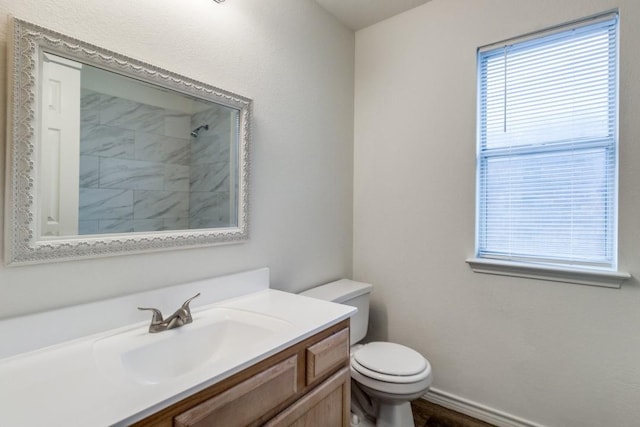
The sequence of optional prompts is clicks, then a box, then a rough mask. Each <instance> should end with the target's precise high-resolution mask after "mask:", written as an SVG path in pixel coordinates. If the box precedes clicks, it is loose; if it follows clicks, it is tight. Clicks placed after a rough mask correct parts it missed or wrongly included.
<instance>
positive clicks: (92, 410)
mask: <svg viewBox="0 0 640 427" xmlns="http://www.w3.org/2000/svg"><path fill="white" fill-rule="evenodd" d="M197 292H201V293H202V295H201V297H199V298H198V299H197V300H194V301H193V303H192V314H193V323H190V324H187V325H185V326H182V327H180V328H176V329H171V330H167V331H164V332H160V333H156V334H151V333H149V332H148V328H149V318H148V317H149V315H148V312H147V313H143V312H139V311H138V310H136V307H138V306H145V305H147V306H154V307H158V308H160V309H161V310H163V311H164V312H165V313H167V312H169V311H170V310H173V309H175V308H177V307H178V306H179V305H180V303H181V302H182V301H184V300H185V298H186V297H189V296H192V295H194V294H195V293H197ZM354 311H355V309H354V308H353V307H349V306H344V305H340V304H333V303H329V302H325V301H320V300H316V299H312V298H308V297H304V296H300V295H294V294H290V293H287V292H281V291H277V290H273V289H269V272H268V270H267V269H260V270H254V271H249V272H245V273H240V274H236V275H230V276H224V277H220V278H214V279H207V280H202V281H199V282H192V283H187V284H183V285H177V286H173V287H169V288H163V289H158V290H154V291H150V292H145V293H141V294H134V295H129V296H125V297H120V298H116V299H113V300H107V301H101V302H96V303H91V304H86V305H84V306H75V307H70V308H66V309H62V310H58V311H55V312H49V313H40V314H34V315H30V316H25V317H23V318H14V319H6V320H2V321H0V336H3V337H4V338H5V342H4V344H5V345H3V348H2V349H0V401H2V402H3V405H2V406H3V409H2V411H0V425H7V426H9V425H10V426H12V427H21V426H34V425H65V426H87V425H105V426H106V425H109V426H111V425H114V426H125V425H126V426H128V425H138V426H180V427H186V426H216V425H220V426H247V425H268V426H287V425H302V426H304V425H315V424H308V423H307V422H306V421H313V423H317V422H319V421H321V422H322V425H332V426H333V425H336V426H337V425H345V426H348V425H349V417H348V415H349V378H350V377H349V369H348V357H349V318H350V316H351V315H352V314H353V312H354ZM78 319H81V320H82V321H81V322H78ZM63 326H64V327H63ZM325 421H326V422H325Z"/></svg>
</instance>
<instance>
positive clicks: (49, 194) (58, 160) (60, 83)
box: [38, 53, 82, 236]
mask: <svg viewBox="0 0 640 427" xmlns="http://www.w3.org/2000/svg"><path fill="white" fill-rule="evenodd" d="M81 70H82V64H80V63H78V62H75V61H71V60H68V59H65V58H60V57H58V56H55V55H50V54H47V53H45V54H44V55H43V62H42V85H41V87H42V98H43V101H44V102H42V126H41V135H42V146H41V150H42V151H41V153H40V156H41V161H40V165H41V171H40V179H39V182H38V185H40V189H39V194H40V195H41V199H40V200H41V203H40V205H39V218H40V221H39V223H40V227H41V230H40V234H41V235H43V236H64V235H67V236H68V235H75V234H78V186H79V168H78V166H79V163H80V73H81Z"/></svg>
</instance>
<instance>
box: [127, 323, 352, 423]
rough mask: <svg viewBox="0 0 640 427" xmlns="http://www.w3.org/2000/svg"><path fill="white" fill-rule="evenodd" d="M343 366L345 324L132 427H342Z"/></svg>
mask: <svg viewBox="0 0 640 427" xmlns="http://www.w3.org/2000/svg"><path fill="white" fill-rule="evenodd" d="M348 363H349V324H348V320H345V321H342V322H340V323H339V324H337V325H334V326H331V327H329V328H327V329H325V330H323V331H322V332H320V333H318V334H316V335H314V336H313V337H311V338H308V339H306V340H304V341H303V342H301V343H298V344H295V345H292V346H291V347H289V348H287V349H285V350H283V351H281V352H280V353H278V354H276V355H274V356H272V357H270V358H268V359H266V360H264V361H262V362H259V363H257V364H255V365H253V366H250V367H249V368H247V369H245V370H244V371H242V372H239V373H237V374H235V375H234V376H232V377H231V378H228V379H226V380H224V381H221V382H220V383H217V384H214V385H212V386H211V387H209V388H207V389H205V390H203V391H201V392H199V393H196V394H194V395H193V396H190V397H188V398H186V399H184V400H182V401H180V402H178V403H176V404H174V405H171V406H170V407H168V408H166V409H164V410H161V411H159V412H157V413H156V414H153V415H151V416H149V417H147V418H145V419H144V420H142V421H140V422H138V423H135V424H134V425H135V426H139V427H142V426H158V427H165V426H166V427H170V426H176V427H201V426H202V427H204V426H207V427H212V426H224V427H234V426H238V427H240V426H248V425H266V426H274V427H275V426H289V425H292V424H295V425H300V426H306V425H316V424H317V422H318V421H319V420H322V424H323V425H331V426H340V425H342V426H348V425H349V395H350V392H349V383H350V382H349V378H350V377H349V368H348ZM312 423H316V424H312Z"/></svg>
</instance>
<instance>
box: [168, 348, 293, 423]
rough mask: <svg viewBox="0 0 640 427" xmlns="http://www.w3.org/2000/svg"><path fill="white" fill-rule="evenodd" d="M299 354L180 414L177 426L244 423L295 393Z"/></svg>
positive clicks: (252, 420) (253, 420)
mask: <svg viewBox="0 0 640 427" xmlns="http://www.w3.org/2000/svg"><path fill="white" fill-rule="evenodd" d="M297 360H298V358H297V356H292V357H290V358H288V359H286V360H284V361H282V362H280V363H278V364H276V365H274V366H272V367H270V368H268V369H265V370H264V371H262V372H260V373H259V374H257V375H255V376H253V377H251V378H249V379H247V380H246V381H243V382H241V383H240V384H238V385H236V386H234V387H232V388H230V389H228V390H226V391H224V392H222V393H221V394H219V395H217V396H214V397H212V398H210V399H209V400H206V401H204V402H202V403H201V404H199V405H198V406H195V407H193V408H191V409H189V410H188V411H186V412H183V413H182V414H180V415H177V416H176V417H175V418H174V426H176V427H205V426H206V427H214V426H221V427H222V426H224V427H236V426H237V427H241V426H246V425H249V424H251V423H253V422H255V421H256V420H258V419H259V418H260V417H261V416H263V415H264V414H265V413H266V412H268V411H269V410H271V409H272V408H275V407H276V406H278V405H280V404H281V403H283V402H284V401H285V400H287V399H288V398H290V397H292V396H294V395H295V394H296V393H297V391H298V388H297V381H296V379H297Z"/></svg>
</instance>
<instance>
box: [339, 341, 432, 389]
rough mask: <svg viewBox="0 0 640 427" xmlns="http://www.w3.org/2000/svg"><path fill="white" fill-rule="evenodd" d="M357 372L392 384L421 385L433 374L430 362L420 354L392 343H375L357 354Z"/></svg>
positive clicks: (355, 357) (353, 365)
mask: <svg viewBox="0 0 640 427" xmlns="http://www.w3.org/2000/svg"><path fill="white" fill-rule="evenodd" d="M351 366H352V368H353V369H355V370H356V371H358V372H359V373H361V374H362V375H365V376H367V377H369V378H372V379H376V380H378V381H384V382H389V383H400V384H408V383H414V382H419V381H421V380H423V379H424V378H426V377H427V376H428V375H429V373H430V369H427V368H429V362H427V360H426V359H425V358H424V357H423V356H422V355H421V354H420V353H418V352H417V351H415V350H413V349H411V348H409V347H405V346H403V345H401V344H396V343H391V342H372V343H369V344H366V345H364V346H362V347H360V348H358V349H357V350H356V351H354V352H353V354H352V357H351Z"/></svg>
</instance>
